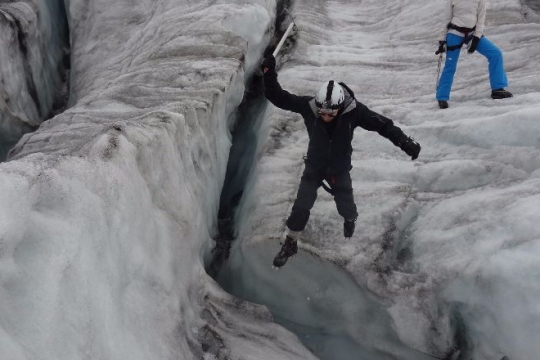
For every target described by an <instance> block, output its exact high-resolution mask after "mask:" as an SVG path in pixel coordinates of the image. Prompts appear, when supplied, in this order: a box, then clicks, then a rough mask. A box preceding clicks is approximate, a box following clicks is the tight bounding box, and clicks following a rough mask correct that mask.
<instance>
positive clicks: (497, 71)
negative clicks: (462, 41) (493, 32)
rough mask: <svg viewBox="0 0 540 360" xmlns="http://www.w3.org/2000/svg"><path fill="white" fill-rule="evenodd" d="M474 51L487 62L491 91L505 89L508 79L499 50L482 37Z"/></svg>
mask: <svg viewBox="0 0 540 360" xmlns="http://www.w3.org/2000/svg"><path fill="white" fill-rule="evenodd" d="M476 51H478V52H479V53H480V54H482V55H484V56H485V57H486V58H487V60H488V69H489V83H490V85H491V90H497V89H502V88H505V87H507V86H508V79H507V78H506V71H505V70H504V60H503V55H502V52H501V50H500V49H499V48H498V47H497V46H496V45H495V44H493V43H492V42H491V41H489V40H488V39H487V38H486V37H485V36H483V37H482V38H480V41H479V42H478V47H477V48H476Z"/></svg>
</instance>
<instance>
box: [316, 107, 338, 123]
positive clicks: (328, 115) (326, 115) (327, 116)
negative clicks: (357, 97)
mask: <svg viewBox="0 0 540 360" xmlns="http://www.w3.org/2000/svg"><path fill="white" fill-rule="evenodd" d="M338 111H339V110H338V109H336V110H332V111H330V112H329V111H321V110H319V116H320V117H321V119H322V120H323V121H324V122H325V123H329V122H332V121H333V120H334V118H335V117H336V116H337V114H338Z"/></svg>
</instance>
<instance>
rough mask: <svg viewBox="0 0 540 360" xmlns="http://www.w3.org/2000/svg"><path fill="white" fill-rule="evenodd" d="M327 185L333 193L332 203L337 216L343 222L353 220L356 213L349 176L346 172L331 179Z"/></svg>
mask: <svg viewBox="0 0 540 360" xmlns="http://www.w3.org/2000/svg"><path fill="white" fill-rule="evenodd" d="M329 183H330V186H331V187H332V190H333V191H334V201H335V202H336V207H337V210H338V213H339V215H341V216H343V218H344V219H345V220H355V219H356V218H357V217H358V211H357V208H356V204H355V203H354V196H353V188H352V180H351V174H350V173H349V172H348V171H347V172H345V173H343V174H340V175H338V176H335V177H333V178H332V179H331V180H330V181H329Z"/></svg>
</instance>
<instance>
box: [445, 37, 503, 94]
mask: <svg viewBox="0 0 540 360" xmlns="http://www.w3.org/2000/svg"><path fill="white" fill-rule="evenodd" d="M467 40H469V41H470V39H467ZM462 41H463V37H462V36H458V35H455V34H448V35H447V36H446V46H448V47H450V46H455V45H459V44H461V42H462ZM467 42H468V41H467ZM460 51H461V49H460V48H458V49H455V50H451V51H448V52H447V53H446V61H445V63H444V70H443V71H442V75H441V79H440V81H439V86H438V87H437V95H436V97H437V100H444V101H448V99H450V89H451V88H452V83H453V82H454V74H455V73H456V68H457V63H458V60H459V54H460ZM476 51H478V52H479V53H480V54H482V55H484V56H485V57H486V58H487V60H488V64H489V65H488V69H489V83H490V85H491V90H496V89H501V88H504V87H507V86H508V80H507V79H506V72H505V71H504V62H503V56H502V52H501V50H500V49H499V48H498V47H497V46H495V45H494V44H493V43H492V42H491V41H489V40H488V39H486V38H485V37H484V36H482V37H481V38H480V41H479V42H478V46H477V48H476Z"/></svg>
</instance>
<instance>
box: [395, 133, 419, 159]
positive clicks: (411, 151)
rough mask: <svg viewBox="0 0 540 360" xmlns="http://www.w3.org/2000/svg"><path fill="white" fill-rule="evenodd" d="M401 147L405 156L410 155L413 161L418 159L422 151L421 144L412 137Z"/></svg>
mask: <svg viewBox="0 0 540 360" xmlns="http://www.w3.org/2000/svg"><path fill="white" fill-rule="evenodd" d="M399 147H400V149H401V150H403V151H404V152H405V154H407V155H409V156H410V157H411V159H412V160H415V159H416V158H417V157H418V154H420V149H421V148H422V147H421V146H420V144H419V143H417V142H416V141H414V139H413V138H410V137H408V138H407V139H406V140H405V141H403V142H402V143H401V145H399Z"/></svg>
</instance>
